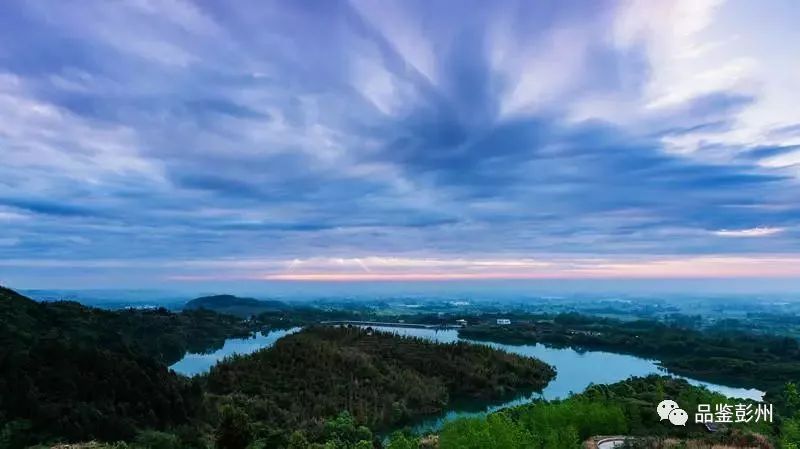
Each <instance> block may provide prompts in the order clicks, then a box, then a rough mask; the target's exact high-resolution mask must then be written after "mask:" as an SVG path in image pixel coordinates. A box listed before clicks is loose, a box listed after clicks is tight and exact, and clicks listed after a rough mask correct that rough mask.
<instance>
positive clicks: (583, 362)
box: [374, 327, 764, 431]
mask: <svg viewBox="0 0 800 449" xmlns="http://www.w3.org/2000/svg"><path fill="white" fill-rule="evenodd" d="M374 329H376V330H381V331H385V332H392V333H394V334H397V335H406V336H412V337H420V338H425V339H428V340H431V341H436V342H440V343H452V342H456V341H468V342H470V343H475V344H481V345H487V346H491V347H493V348H497V349H501V350H504V351H507V352H510V353H514V354H519V355H523V356H527V357H535V358H537V359H539V360H541V361H543V362H545V363H547V364H549V365H552V366H553V367H554V368H555V369H556V377H555V378H554V379H553V380H552V381H550V383H549V384H547V386H546V387H545V388H544V390H542V392H541V394H538V393H534V394H531V395H526V396H521V397H517V398H514V399H513V400H510V401H506V402H502V403H499V404H493V405H486V404H482V405H481V404H476V403H470V404H457V405H456V406H454V407H451V408H449V409H448V410H447V411H446V412H445V413H443V414H442V415H440V416H437V417H435V418H432V419H428V420H425V421H422V422H421V423H419V424H418V425H416V426H415V427H414V430H416V431H424V430H430V429H436V428H439V427H441V425H442V424H443V423H444V422H446V421H450V420H452V419H455V418H457V417H462V416H478V415H483V414H486V413H490V412H493V411H496V410H499V409H502V408H507V407H513V406H516V405H522V404H526V403H528V402H531V401H532V400H534V399H537V398H541V399H548V400H549V399H562V398H565V397H567V396H569V395H570V394H572V393H580V392H582V391H583V390H585V389H586V387H588V386H589V385H591V384H610V383H615V382H619V381H622V380H625V379H627V378H629V377H631V376H639V377H644V376H648V375H650V374H659V375H671V376H674V377H679V378H681V379H686V380H687V381H688V382H689V383H690V384H692V385H697V386H703V387H706V388H708V389H709V390H711V391H715V392H717V393H721V394H723V395H725V396H727V397H730V398H744V399H752V400H755V401H761V400H762V399H763V396H764V392H762V391H759V390H756V389H747V388H735V387H729V386H725V385H719V384H714V383H710V382H703V381H699V380H696V379H691V378H688V377H685V376H677V375H674V374H672V373H670V372H669V371H668V370H666V369H664V368H663V367H661V366H660V365H659V364H658V361H657V360H651V359H645V358H641V357H636V356H632V355H626V354H617V353H613V352H604V351H578V350H575V349H573V348H553V347H548V346H545V345H543V344H541V343H536V344H532V345H507V344H500V343H494V342H485V341H474V340H468V339H462V338H459V336H458V330H455V329H443V330H438V329H417V328H397V327H374Z"/></svg>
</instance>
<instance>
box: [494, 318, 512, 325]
mask: <svg viewBox="0 0 800 449" xmlns="http://www.w3.org/2000/svg"><path fill="white" fill-rule="evenodd" d="M497 324H499V325H501V326H505V325H506V324H511V320H509V319H508V318H498V319H497Z"/></svg>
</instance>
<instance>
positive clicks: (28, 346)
mask: <svg viewBox="0 0 800 449" xmlns="http://www.w3.org/2000/svg"><path fill="white" fill-rule="evenodd" d="M120 321H121V320H120V319H119V317H117V319H115V315H114V313H113V312H106V311H101V310H97V309H91V308H87V307H83V306H81V305H79V304H76V303H52V304H40V303H36V302H34V301H32V300H30V299H28V298H26V297H24V296H21V295H19V294H17V293H15V292H14V291H12V290H9V289H5V288H0V366H2V369H0V423H3V426H2V429H0V432H2V433H3V434H5V435H6V436H8V435H15V436H14V438H16V439H17V440H18V441H14V442H12V443H13V444H11V445H12V446H13V445H21V444H24V443H33V442H39V441H42V440H46V439H49V438H64V439H67V440H89V439H94V438H99V439H125V438H130V437H132V436H133V435H134V434H135V432H136V431H137V429H141V428H164V427H167V426H174V425H177V424H180V423H183V422H186V421H187V420H188V419H189V417H190V415H191V414H192V409H193V408H194V407H196V406H197V402H198V401H199V399H200V395H199V390H193V389H192V388H191V386H190V385H189V384H187V383H186V382H185V381H184V380H181V379H179V378H178V376H176V375H175V374H173V373H171V372H170V371H169V370H168V369H167V368H166V367H165V366H164V365H163V364H161V363H159V362H157V361H156V360H155V359H154V358H151V357H148V356H146V355H145V354H144V351H142V350H140V349H137V348H134V347H132V346H129V345H128V343H127V342H126V340H127V339H126V338H125V336H124V335H122V334H120V333H117V332H116V331H115V329H117V327H115V326H114V325H113V323H119V322H120ZM109 323H111V324H109Z"/></svg>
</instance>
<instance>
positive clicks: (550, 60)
mask: <svg viewBox="0 0 800 449" xmlns="http://www.w3.org/2000/svg"><path fill="white" fill-rule="evenodd" d="M798 21H800V2H796V1H793V0H768V1H765V2H752V1H747V0H736V1H734V0H731V1H728V2H724V1H716V0H711V1H708V0H702V1H701V0H685V1H682V0H679V1H670V2H652V1H641V2H638V1H619V2H613V1H611V2H609V1H520V2H515V1H492V2H487V1H467V0H464V1H452V2H450V1H444V0H443V1H434V2H431V1H428V0H423V1H414V0H404V1H398V2H396V3H393V2H388V1H383V0H381V1H377V0H376V1H372V0H352V1H299V2H298V1H262V0H258V1H252V2H248V1H237V2H211V1H208V2H205V1H202V2H201V1H199V0H197V1H194V2H193V1H190V0H180V1H169V0H158V1H156V0H153V1H148V0H135V1H134V0H132V1H124V2H123V1H113V2H108V1H96V2H94V1H81V2H77V3H76V2H61V1H50V0H47V1H37V0H33V1H25V2H23V1H9V2H2V3H0V160H1V161H2V163H0V229H2V233H0V283H5V284H9V285H12V286H15V285H19V286H25V287H45V286H65V285H70V286H84V287H91V286H108V285H129V286H149V285H160V284H163V283H176V284H181V283H196V282H201V281H214V282H222V281H232V282H238V281H257V280H284V279H288V280H309V281H311V280H348V279H349V280H363V279H366V280H380V279H392V280H448V279H476V278H477V279H487V278H488V279H497V278H501V279H504V278H523V279H525V278H534V279H535V278H562V277H563V278H593V279H594V278H674V277H678V278H696V277H740V278H741V277H744V278H749V277H752V278H764V277H783V278H798V277H800V107H798V105H800V47H798V46H797V45H796V43H797V42H800V27H798V26H797V23H798Z"/></svg>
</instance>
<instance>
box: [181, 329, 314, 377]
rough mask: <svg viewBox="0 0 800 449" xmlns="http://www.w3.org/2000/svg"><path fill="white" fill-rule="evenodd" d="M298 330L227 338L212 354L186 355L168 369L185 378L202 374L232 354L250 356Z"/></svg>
mask: <svg viewBox="0 0 800 449" xmlns="http://www.w3.org/2000/svg"><path fill="white" fill-rule="evenodd" d="M299 330H300V328H299V327H293V328H291V329H285V330H274V331H270V332H268V333H266V334H264V333H262V332H257V333H256V334H255V335H254V336H252V337H250V338H229V339H227V340H225V344H224V345H223V346H222V348H220V349H218V350H216V351H214V352H209V353H207V354H195V353H187V354H186V355H184V356H183V358H182V359H180V360H178V361H177V362H175V363H174V364H173V365H172V366H170V369H172V370H173V371H175V372H176V373H180V374H183V375H185V376H196V375H198V374H203V373H206V372H208V370H210V369H211V367H212V366H214V365H215V364H217V363H218V362H219V361H220V360H222V359H224V358H225V357H229V356H232V355H234V354H239V355H244V354H250V353H253V352H256V351H258V350H259V349H262V348H268V347H270V346H272V345H274V344H275V342H276V341H278V339H279V338H281V337H283V336H285V335H289V334H292V333H295V332H297V331H299Z"/></svg>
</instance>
